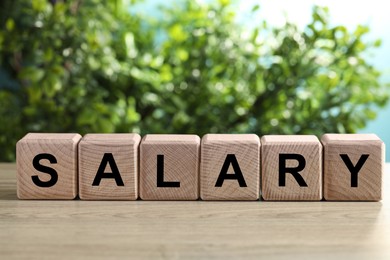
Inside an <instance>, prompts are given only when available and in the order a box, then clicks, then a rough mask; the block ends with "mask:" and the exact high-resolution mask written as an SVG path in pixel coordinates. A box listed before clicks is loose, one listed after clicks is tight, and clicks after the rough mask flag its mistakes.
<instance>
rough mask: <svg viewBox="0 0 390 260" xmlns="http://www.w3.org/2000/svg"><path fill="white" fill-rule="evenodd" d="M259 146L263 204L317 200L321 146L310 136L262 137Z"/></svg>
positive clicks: (320, 171) (320, 182)
mask: <svg viewBox="0 0 390 260" xmlns="http://www.w3.org/2000/svg"><path fill="white" fill-rule="evenodd" d="M261 145H262V158H261V164H262V167H261V168H262V171H261V178H262V179H261V184H262V186H261V187H262V197H263V199H264V200H321V199H322V192H321V188H322V145H321V143H320V141H319V140H318V138H317V137H316V136H314V135H265V136H263V137H262V138H261Z"/></svg>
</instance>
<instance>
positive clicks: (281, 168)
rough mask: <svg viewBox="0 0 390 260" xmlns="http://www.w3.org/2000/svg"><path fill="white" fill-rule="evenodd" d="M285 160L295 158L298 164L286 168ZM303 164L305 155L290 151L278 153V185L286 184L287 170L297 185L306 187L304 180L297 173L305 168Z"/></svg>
mask: <svg viewBox="0 0 390 260" xmlns="http://www.w3.org/2000/svg"><path fill="white" fill-rule="evenodd" d="M286 160H297V161H298V166H297V167H295V168H287V167H286ZM305 166H306V160H305V157H303V156H302V155H300V154H292V153H291V154H290V153H285V154H283V153H282V154H279V186H280V187H284V186H286V173H287V172H288V173H291V174H292V176H293V177H294V178H295V180H296V181H297V182H298V184H299V186H301V187H307V184H306V182H305V180H304V179H303V178H302V176H301V175H300V174H299V172H300V171H302V170H303V169H304V168H305Z"/></svg>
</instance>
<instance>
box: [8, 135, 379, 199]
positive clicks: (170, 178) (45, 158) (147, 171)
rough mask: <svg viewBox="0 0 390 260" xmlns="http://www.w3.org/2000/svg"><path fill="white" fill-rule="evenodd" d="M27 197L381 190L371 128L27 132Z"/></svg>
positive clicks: (22, 148)
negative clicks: (270, 132) (257, 131)
mask: <svg viewBox="0 0 390 260" xmlns="http://www.w3.org/2000/svg"><path fill="white" fill-rule="evenodd" d="M16 150H17V174H18V177H17V194H18V197H19V198H20V199H74V198H75V197H76V196H77V194H78V195H79V197H80V199H85V200H136V199H137V198H138V196H139V197H140V198H141V199H143V200H197V199H198V198H199V196H200V198H201V199H202V200H258V199H259V198H260V186H261V196H262V197H263V199H264V200H296V201H301V200H321V199H322V198H323V196H324V198H325V199H326V200H335V201H337V200H342V201H349V200H359V201H378V200H381V194H382V174H383V167H384V144H383V142H382V141H381V140H380V139H379V138H378V137H377V136H376V135H374V134H325V135H323V137H322V138H321V142H320V141H319V140H318V138H317V137H315V136H313V135H266V136H263V137H262V138H261V140H260V138H259V137H258V136H257V135H255V134H207V135H205V136H204V137H203V138H202V139H200V138H199V137H198V136H197V135H158V134H156V135H146V136H144V137H143V139H142V140H141V137H140V136H139V135H138V134H87V135H85V136H84V137H83V138H82V137H81V136H80V135H79V134H44V133H30V134H27V135H26V136H25V137H24V138H22V139H21V140H20V141H19V142H18V143H17V149H16Z"/></svg>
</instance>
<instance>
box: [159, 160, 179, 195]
mask: <svg viewBox="0 0 390 260" xmlns="http://www.w3.org/2000/svg"><path fill="white" fill-rule="evenodd" d="M157 187H164V188H179V187H180V182H178V181H164V155H163V154H157Z"/></svg>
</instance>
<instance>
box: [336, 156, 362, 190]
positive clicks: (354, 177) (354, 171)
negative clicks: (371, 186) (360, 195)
mask: <svg viewBox="0 0 390 260" xmlns="http://www.w3.org/2000/svg"><path fill="white" fill-rule="evenodd" d="M368 156H369V154H362V156H360V158H359V161H358V162H357V164H356V165H355V166H353V164H352V162H351V159H349V157H348V155H347V154H340V157H341V159H343V161H344V163H345V165H346V166H347V168H348V170H349V172H350V173H351V187H357V186H358V173H359V171H360V169H361V168H362V167H363V164H364V163H365V162H366V160H367V158H368Z"/></svg>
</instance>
